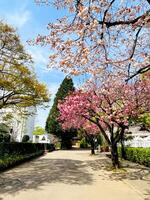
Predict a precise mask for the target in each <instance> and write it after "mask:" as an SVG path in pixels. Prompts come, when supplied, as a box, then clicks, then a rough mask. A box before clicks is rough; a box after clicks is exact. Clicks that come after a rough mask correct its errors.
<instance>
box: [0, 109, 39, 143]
mask: <svg viewBox="0 0 150 200" xmlns="http://www.w3.org/2000/svg"><path fill="white" fill-rule="evenodd" d="M24 112H25V113H28V114H26V115H24ZM22 113H23V114H22ZM6 114H11V115H12V119H10V120H8V121H4V120H3V119H4V116H6ZM35 117H36V108H35V107H33V106H32V107H28V108H23V109H22V112H20V111H17V110H16V109H11V108H6V109H1V110H0V122H3V123H6V124H7V125H8V126H9V127H10V129H11V134H12V137H13V139H14V140H16V141H18V142H21V141H22V138H23V136H24V135H29V137H30V140H32V132H33V130H34V123H35Z"/></svg>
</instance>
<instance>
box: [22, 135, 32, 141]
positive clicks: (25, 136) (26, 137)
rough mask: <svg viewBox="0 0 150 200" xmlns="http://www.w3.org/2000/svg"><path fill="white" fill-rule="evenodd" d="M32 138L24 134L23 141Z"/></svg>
mask: <svg viewBox="0 0 150 200" xmlns="http://www.w3.org/2000/svg"><path fill="white" fill-rule="evenodd" d="M29 140H30V137H29V136H28V135H24V136H23V138H22V142H28V141H29Z"/></svg>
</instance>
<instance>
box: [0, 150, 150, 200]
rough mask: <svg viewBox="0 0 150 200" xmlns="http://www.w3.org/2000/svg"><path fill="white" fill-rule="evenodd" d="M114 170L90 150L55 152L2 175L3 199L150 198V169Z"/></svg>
mask: <svg viewBox="0 0 150 200" xmlns="http://www.w3.org/2000/svg"><path fill="white" fill-rule="evenodd" d="M125 165H126V168H125V170H119V171H117V172H113V171H112V170H111V167H110V166H111V165H110V160H109V159H108V158H107V157H105V155H103V154H98V155H95V156H91V155H90V151H84V150H83V151H82V150H76V151H75V150H72V151H55V152H51V153H48V154H46V155H45V156H43V157H40V158H38V159H35V160H33V161H30V162H28V163H25V164H22V165H20V166H18V167H16V168H13V169H11V170H9V171H6V172H3V173H1V174H0V200H51V199H54V200H60V199H61V200H97V199H101V200H149V199H150V189H149V188H150V187H149V186H150V185H149V184H150V182H149V180H150V179H149V170H148V169H147V168H144V167H143V168H142V167H141V168H138V167H139V166H138V165H137V166H136V167H135V165H133V166H130V165H129V164H128V163H125Z"/></svg>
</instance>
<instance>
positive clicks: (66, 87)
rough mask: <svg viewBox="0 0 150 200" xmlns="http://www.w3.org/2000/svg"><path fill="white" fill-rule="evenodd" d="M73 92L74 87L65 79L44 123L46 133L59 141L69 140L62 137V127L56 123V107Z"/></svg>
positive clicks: (69, 79)
mask: <svg viewBox="0 0 150 200" xmlns="http://www.w3.org/2000/svg"><path fill="white" fill-rule="evenodd" d="M73 91H74V86H73V81H72V79H71V78H70V77H65V79H64V80H63V82H62V83H61V85H60V87H59V89H58V91H57V93H56V96H55V99H54V103H53V106H52V108H51V110H50V113H49V116H48V118H47V121H46V126H45V129H46V131H47V132H48V133H51V134H54V135H56V136H57V137H58V138H61V139H62V138H65V139H67V140H68V139H69V138H68V137H66V136H65V137H64V133H63V130H62V127H61V125H60V123H59V121H58V117H59V110H58V108H57V105H58V103H59V101H60V100H63V99H64V98H65V97H66V96H67V95H68V94H70V93H71V92H73ZM66 134H67V133H66ZM68 135H69V134H68Z"/></svg>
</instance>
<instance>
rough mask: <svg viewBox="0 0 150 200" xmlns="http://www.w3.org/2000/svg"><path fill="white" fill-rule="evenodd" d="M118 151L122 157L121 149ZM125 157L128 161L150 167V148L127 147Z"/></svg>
mask: <svg viewBox="0 0 150 200" xmlns="http://www.w3.org/2000/svg"><path fill="white" fill-rule="evenodd" d="M118 151H119V155H121V148H119V149H118ZM125 156H126V160H129V161H132V162H135V163H139V164H141V165H145V166H147V167H150V149H148V148H135V147H126V148H125Z"/></svg>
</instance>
